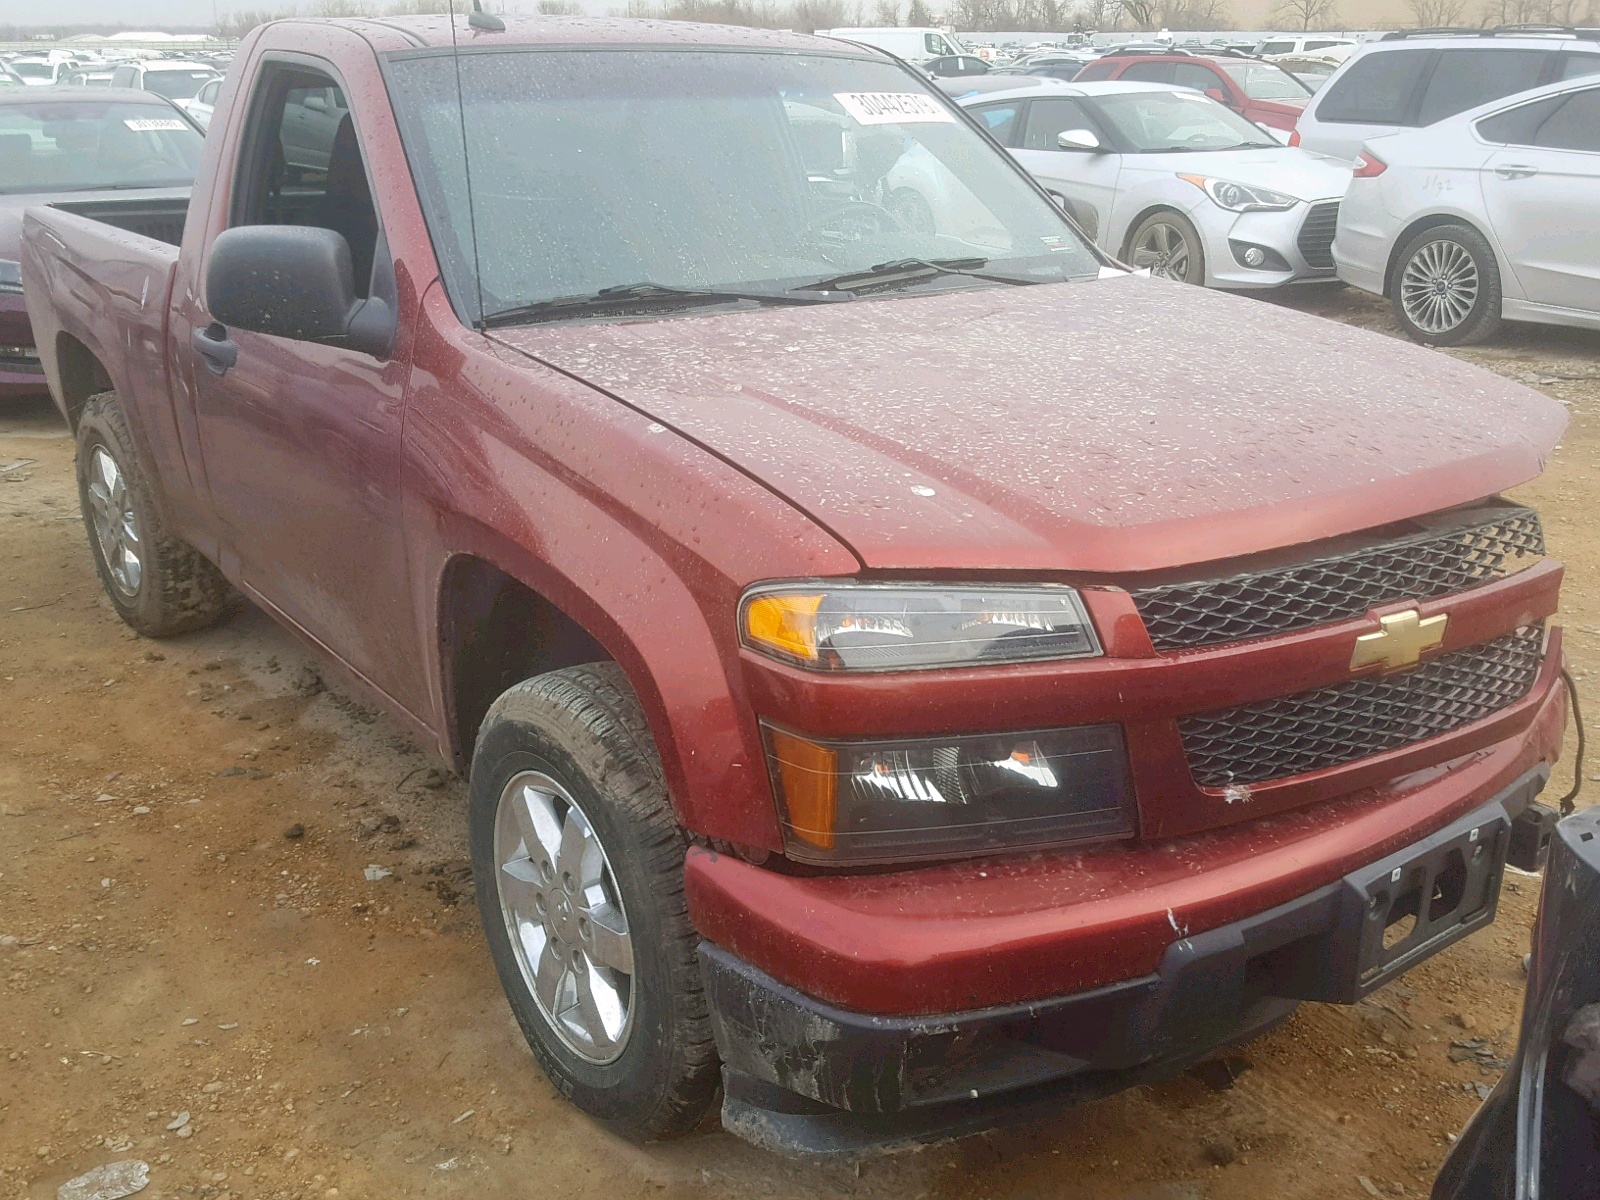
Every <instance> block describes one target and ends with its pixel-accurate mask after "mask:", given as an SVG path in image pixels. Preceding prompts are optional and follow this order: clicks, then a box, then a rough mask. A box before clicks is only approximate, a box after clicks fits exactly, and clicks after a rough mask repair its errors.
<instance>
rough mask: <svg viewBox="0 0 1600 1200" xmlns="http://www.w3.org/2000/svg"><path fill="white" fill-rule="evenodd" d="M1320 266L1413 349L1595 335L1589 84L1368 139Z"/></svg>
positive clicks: (1596, 214) (1595, 147)
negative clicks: (1542, 331)
mask: <svg viewBox="0 0 1600 1200" xmlns="http://www.w3.org/2000/svg"><path fill="white" fill-rule="evenodd" d="M1333 252H1334V258H1335V260H1336V262H1337V263H1338V269H1339V277H1340V278H1341V279H1343V280H1344V281H1345V282H1347V283H1349V284H1352V285H1354V286H1355V287H1359V288H1364V289H1365V290H1367V291H1369V292H1376V293H1377V294H1378V295H1380V296H1387V297H1389V299H1390V301H1391V302H1392V303H1393V306H1394V314H1395V317H1396V319H1397V320H1398V321H1399V322H1400V324H1401V326H1402V327H1403V328H1404V329H1405V331H1406V332H1407V333H1408V334H1410V335H1411V336H1412V337H1413V338H1415V339H1416V340H1417V341H1420V342H1429V343H1433V344H1435V345H1441V346H1460V345H1466V344H1468V343H1471V342H1481V341H1483V340H1484V339H1485V338H1488V337H1490V336H1492V335H1493V334H1494V332H1495V331H1496V330H1497V329H1498V328H1499V327H1500V322H1501V321H1502V320H1503V319H1509V320H1516V321H1535V322H1539V323H1541V324H1547V325H1576V326H1580V327H1583V328H1588V329H1600V81H1596V80H1595V78H1594V77H1592V76H1590V77H1588V78H1585V79H1575V80H1569V81H1567V82H1565V83H1557V84H1551V85H1549V86H1548V87H1542V88H1537V89H1535V90H1533V91H1530V92H1523V93H1521V94H1520V95H1517V96H1510V97H1507V98H1505V99H1502V100H1496V101H1493V102H1492V103H1489V104H1485V105H1483V106H1481V107H1479V108H1474V109H1471V110H1469V111H1467V112H1464V113H1461V114H1460V115H1459V116H1455V117H1451V118H1449V119H1447V120H1444V121H1440V122H1439V123H1438V124H1436V125H1430V126H1428V127H1427V128H1426V129H1411V130H1406V131H1405V132H1403V133H1395V134H1390V135H1388V136H1387V137H1378V138H1373V139H1372V140H1370V141H1369V142H1367V144H1366V145H1365V146H1364V147H1362V150H1361V154H1360V155H1359V156H1358V157H1357V158H1356V163H1355V178H1354V180H1353V181H1352V182H1351V185H1350V193H1349V198H1348V199H1347V200H1346V201H1345V206H1344V210H1343V212H1342V213H1341V214H1340V217H1339V231H1338V237H1337V239H1336V241H1335V242H1334V247H1333Z"/></svg>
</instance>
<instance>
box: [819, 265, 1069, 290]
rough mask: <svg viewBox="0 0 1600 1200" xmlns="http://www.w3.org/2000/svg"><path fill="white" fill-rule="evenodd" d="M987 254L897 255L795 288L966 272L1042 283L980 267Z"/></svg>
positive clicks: (851, 286)
mask: <svg viewBox="0 0 1600 1200" xmlns="http://www.w3.org/2000/svg"><path fill="white" fill-rule="evenodd" d="M988 262H989V260H988V259H987V258H896V259H893V260H891V261H889V262H881V263H878V264H876V265H874V266H871V267H868V268H867V269H866V270H865V271H850V272H848V273H846V274H844V275H834V276H832V277H831V278H828V279H818V280H816V281H815V282H814V283H804V284H800V285H799V286H798V287H795V288H792V289H791V290H792V291H796V292H849V291H856V290H858V289H862V288H877V287H891V286H893V285H895V284H901V283H919V282H921V281H922V280H924V279H935V278H938V277H939V276H941V275H964V276H966V277H967V278H969V279H985V280H988V281H989V282H990V283H1011V284H1017V285H1023V284H1029V283H1041V282H1043V281H1042V280H1038V279H1022V278H1019V277H1017V276H1015V275H992V274H989V273H988V272H986V271H983V270H980V268H981V267H984V266H986V265H987V264H988Z"/></svg>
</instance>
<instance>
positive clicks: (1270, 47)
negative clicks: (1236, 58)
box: [1256, 42, 1294, 54]
mask: <svg viewBox="0 0 1600 1200" xmlns="http://www.w3.org/2000/svg"><path fill="white" fill-rule="evenodd" d="M1256 53H1257V54H1293V53H1294V43H1293V42H1262V43H1261V45H1259V46H1257V47H1256Z"/></svg>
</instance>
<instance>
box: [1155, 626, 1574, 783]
mask: <svg viewBox="0 0 1600 1200" xmlns="http://www.w3.org/2000/svg"><path fill="white" fill-rule="evenodd" d="M1543 657H1544V627H1543V626H1542V625H1532V626H1525V627H1524V628H1522V629H1518V630H1517V631H1515V632H1514V633H1508V634H1506V635H1505V636H1504V637H1501V638H1496V639H1495V640H1494V641H1492V642H1484V643H1482V644H1481V645H1477V646H1469V647H1468V648H1466V649H1464V650H1457V651H1455V652H1454V653H1452V654H1446V655H1444V656H1442V657H1440V658H1436V659H1433V660H1431V661H1429V662H1425V663H1423V664H1422V665H1420V666H1417V667H1413V668H1411V669H1410V670H1408V671H1405V672H1402V673H1400V674H1397V675H1384V676H1378V677H1372V678H1360V679H1347V680H1345V681H1344V682H1343V683H1336V684H1334V685H1332V686H1331V687H1324V688H1317V689H1315V690H1314V691H1309V692H1300V693H1298V694H1296V695H1293V696H1282V697H1279V698H1278V699H1276V700H1263V701H1259V702H1257V703H1255V704H1242V705H1240V706H1239V707H1238V708H1229V709H1223V710H1222V711H1220V712H1213V713H1204V714H1202V715H1200V716H1194V717H1184V718H1183V719H1182V720H1180V721H1179V722H1178V730H1179V733H1180V734H1181V735H1182V737H1183V749H1184V752H1185V753H1186V754H1187V755H1188V757H1189V771H1190V773H1191V774H1192V775H1193V776H1194V780H1195V782H1196V783H1198V784H1199V785H1200V786H1201V787H1211V788H1225V787H1227V786H1228V785H1230V784H1249V783H1261V782H1263V781H1265V780H1269V779H1283V778H1285V777H1287V776H1290V775H1303V774H1305V773H1306V772H1307V771H1319V770H1322V769H1323V768H1325V767H1337V766H1340V765H1342V764H1344V763H1348V762H1354V761H1356V760H1357V759H1361V758H1367V757H1370V756H1371V755H1374V754H1382V753H1383V752H1384V751H1386V750H1396V749H1399V748H1400V747H1401V746H1408V745H1410V744H1411V743H1413V742H1420V741H1421V740H1422V739H1423V738H1429V737H1433V736H1435V735H1437V734H1441V733H1449V732H1450V731H1451V730H1453V729H1459V728H1461V727H1462V726H1463V725H1470V724H1471V723H1472V722H1473V721H1480V720H1482V719H1483V718H1484V717H1487V716H1489V715H1490V714H1492V713H1495V712H1498V711H1499V710H1500V709H1502V708H1505V707H1506V706H1507V705H1509V704H1512V703H1515V702H1516V701H1518V700H1520V699H1522V698H1523V697H1524V696H1526V695H1527V694H1528V692H1529V690H1530V689H1531V688H1532V687H1533V684H1534V680H1535V679H1537V678H1538V675H1539V665H1540V663H1541V661H1542V659H1543Z"/></svg>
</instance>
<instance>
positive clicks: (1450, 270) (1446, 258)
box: [1400, 238, 1480, 334]
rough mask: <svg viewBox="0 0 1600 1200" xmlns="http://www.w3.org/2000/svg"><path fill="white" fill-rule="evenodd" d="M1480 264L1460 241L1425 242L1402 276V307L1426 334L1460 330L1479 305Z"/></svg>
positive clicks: (1441, 239) (1413, 256)
mask: <svg viewBox="0 0 1600 1200" xmlns="http://www.w3.org/2000/svg"><path fill="white" fill-rule="evenodd" d="M1479 290H1480V280H1479V277H1478V264H1477V263H1476V262H1475V261H1474V260H1473V257H1472V254H1471V252H1469V251H1468V250H1467V248H1466V247H1465V246H1463V245H1462V244H1461V243H1460V242H1457V241H1454V240H1452V239H1448V238H1440V239H1438V240H1436V241H1431V242H1424V243H1423V244H1422V245H1421V246H1419V247H1418V248H1417V249H1416V251H1415V252H1414V253H1413V254H1412V255H1411V258H1410V259H1409V260H1408V261H1407V262H1406V265H1405V270H1404V271H1402V272H1401V275H1400V304H1401V306H1402V307H1403V308H1404V309H1405V314H1406V316H1407V317H1409V318H1410V319H1411V322H1412V324H1414V325H1415V326H1416V327H1417V328H1418V329H1420V330H1422V332H1424V333H1432V334H1442V333H1450V332H1451V331H1452V330H1455V329H1457V328H1459V327H1460V326H1461V325H1462V323H1463V322H1465V321H1466V320H1467V319H1468V318H1469V317H1470V316H1471V315H1472V310H1473V308H1474V306H1475V305H1476V304H1477V303H1478V292H1479Z"/></svg>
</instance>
